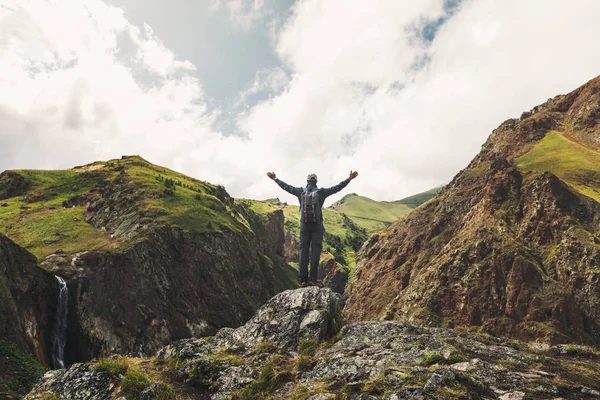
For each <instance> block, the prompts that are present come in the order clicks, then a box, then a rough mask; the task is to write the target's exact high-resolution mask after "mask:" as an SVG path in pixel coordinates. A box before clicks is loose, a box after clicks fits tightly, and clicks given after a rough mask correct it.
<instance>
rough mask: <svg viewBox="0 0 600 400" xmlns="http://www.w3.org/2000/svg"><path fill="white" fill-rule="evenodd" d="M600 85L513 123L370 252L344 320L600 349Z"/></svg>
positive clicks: (364, 255) (373, 242) (362, 259)
mask: <svg viewBox="0 0 600 400" xmlns="http://www.w3.org/2000/svg"><path fill="white" fill-rule="evenodd" d="M599 121H600V77H598V78H595V79H594V80H592V81H590V82H588V83H587V84H585V85H583V86H582V87H580V88H578V89H577V90H575V91H573V92H572V93H570V94H567V95H561V96H556V97H554V98H553V99H550V100H548V101H547V102H546V103H544V104H543V105H540V106H537V107H535V108H534V109H533V110H531V111H530V112H525V113H523V115H521V117H520V118H519V119H510V120H508V121H505V122H504V123H502V124H501V125H500V126H499V127H498V128H497V129H496V130H494V131H493V132H492V134H491V135H490V137H489V138H488V140H487V141H486V142H485V144H484V145H483V147H482V150H481V152H480V153H479V154H478V155H477V156H476V157H475V158H474V159H473V161H471V163H470V164H469V165H468V167H467V168H465V169H464V170H462V171H461V172H459V173H458V174H457V175H456V176H455V177H454V179H453V180H452V182H450V183H449V184H448V185H447V186H445V187H444V188H443V189H442V190H441V191H440V192H439V193H437V194H436V195H435V196H434V197H433V198H432V199H431V200H430V201H429V202H427V203H426V204H424V205H422V206H421V207H419V208H417V209H415V210H414V211H413V212H412V213H411V214H410V215H409V216H407V217H406V218H404V219H402V220H400V221H398V222H396V223H394V224H393V225H391V226H390V227H389V228H387V229H386V230H385V231H384V232H383V233H381V234H379V235H374V236H372V237H371V239H370V240H369V241H368V243H366V244H365V246H364V247H363V248H362V250H361V252H360V254H359V256H358V261H357V273H356V279H355V280H354V281H353V283H352V285H351V287H350V288H349V289H348V290H347V292H346V294H347V297H348V299H347V303H346V308H345V316H346V317H347V318H349V319H350V320H363V319H372V318H376V319H377V318H384V319H392V320H394V319H398V320H410V321H419V322H421V323H425V324H428V325H433V326H456V327H461V328H462V329H468V330H476V331H479V332H487V333H491V334H493V335H496V336H509V337H514V338H519V339H523V340H538V341H547V342H550V343H561V342H582V343H593V344H598V343H600V333H599V332H600V269H599V268H598V266H599V265H600V204H599V203H598V202H599V201H600V154H599V153H598V151H599V149H600V124H599Z"/></svg>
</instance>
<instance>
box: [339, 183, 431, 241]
mask: <svg viewBox="0 0 600 400" xmlns="http://www.w3.org/2000/svg"><path fill="white" fill-rule="evenodd" d="M438 190H439V188H436V189H431V190H428V191H427V192H423V193H419V194H416V195H413V196H410V197H407V198H405V199H402V200H397V201H376V200H372V199H370V198H368V197H364V196H359V195H357V194H356V193H352V194H349V195H347V196H345V197H344V198H342V199H341V200H340V201H338V202H336V203H334V204H333V205H332V206H331V207H330V208H331V209H332V210H335V211H338V212H342V213H344V214H346V215H347V216H348V217H350V219H352V221H354V223H356V224H357V225H358V226H360V227H361V228H364V229H366V230H367V231H370V232H373V231H376V230H379V229H382V228H384V227H386V226H387V225H389V224H391V223H392V222H395V221H397V220H398V219H400V218H403V217H405V216H407V215H408V214H409V213H410V212H411V211H412V210H413V209H414V208H416V207H418V206H419V205H421V204H423V203H424V202H426V201H427V200H429V199H430V198H431V197H432V196H433V195H434V194H435V193H436V192H437V191H438Z"/></svg>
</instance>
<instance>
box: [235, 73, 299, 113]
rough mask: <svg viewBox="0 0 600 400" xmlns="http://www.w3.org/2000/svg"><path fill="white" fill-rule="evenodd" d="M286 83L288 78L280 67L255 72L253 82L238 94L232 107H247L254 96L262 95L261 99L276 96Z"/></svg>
mask: <svg viewBox="0 0 600 400" xmlns="http://www.w3.org/2000/svg"><path fill="white" fill-rule="evenodd" d="M288 82H289V76H288V74H287V73H286V72H285V71H284V70H283V69H282V68H281V67H276V68H265V69H261V70H259V71H256V74H255V76H254V82H252V84H251V85H250V86H249V87H248V88H247V89H245V90H243V91H241V92H240V93H239V95H238V99H237V101H236V102H235V103H234V104H233V107H234V108H238V107H243V106H245V107H248V103H249V102H251V100H252V98H253V97H255V96H256V95H262V96H263V97H264V96H266V97H269V96H273V95H278V94H280V93H281V91H282V90H283V89H284V88H285V87H286V85H287V84H288Z"/></svg>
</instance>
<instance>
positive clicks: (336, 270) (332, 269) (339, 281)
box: [319, 253, 348, 294]
mask: <svg viewBox="0 0 600 400" xmlns="http://www.w3.org/2000/svg"><path fill="white" fill-rule="evenodd" d="M323 254H326V253H323ZM319 280H320V281H321V282H323V285H324V286H325V287H328V288H330V289H331V290H333V291H334V292H336V293H340V294H342V293H344V290H345V289H346V284H347V283H348V272H346V271H344V270H343V269H342V267H341V266H340V265H339V264H338V263H337V262H336V261H335V258H333V257H332V256H330V255H327V256H324V255H321V264H320V265H319Z"/></svg>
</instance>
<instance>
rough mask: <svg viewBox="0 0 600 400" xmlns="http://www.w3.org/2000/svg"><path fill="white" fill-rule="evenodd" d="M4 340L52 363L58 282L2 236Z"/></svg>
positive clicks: (0, 286) (0, 280) (0, 334)
mask: <svg viewBox="0 0 600 400" xmlns="http://www.w3.org/2000/svg"><path fill="white" fill-rule="evenodd" d="M0 296H2V301H0V310H1V313H0V321H1V323H0V340H7V341H10V342H12V343H14V344H16V345H17V347H18V348H20V349H21V350H23V351H25V352H27V353H30V354H33V355H35V357H36V358H37V359H38V360H39V361H40V362H41V363H43V364H48V352H47V343H48V341H49V334H50V332H49V330H50V329H51V327H52V323H53V317H54V313H55V308H56V304H55V303H56V299H57V297H58V283H57V282H56V279H55V278H54V277H53V276H52V275H51V274H49V273H47V272H45V271H44V270H41V269H40V268H38V267H37V262H36V259H35V257H34V256H33V255H32V254H31V253H29V252H28V251H27V250H25V249H23V248H22V247H20V246H18V245H17V244H15V243H14V242H13V241H12V240H10V239H8V238H7V237H6V236H4V235H1V234H0Z"/></svg>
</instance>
